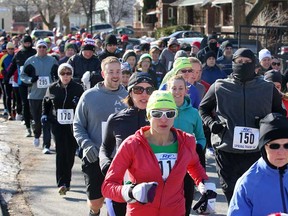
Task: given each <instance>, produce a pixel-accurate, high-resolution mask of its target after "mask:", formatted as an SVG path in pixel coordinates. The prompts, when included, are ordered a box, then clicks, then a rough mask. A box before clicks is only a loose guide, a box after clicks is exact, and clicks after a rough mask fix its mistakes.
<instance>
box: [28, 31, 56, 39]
mask: <svg viewBox="0 0 288 216" xmlns="http://www.w3.org/2000/svg"><path fill="white" fill-rule="evenodd" d="M30 36H31V37H32V38H33V37H35V38H37V39H43V38H46V37H50V38H51V39H52V40H53V39H54V32H53V31H49V30H33V31H32V32H31V34H30Z"/></svg>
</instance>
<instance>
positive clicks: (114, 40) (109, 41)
mask: <svg viewBox="0 0 288 216" xmlns="http://www.w3.org/2000/svg"><path fill="white" fill-rule="evenodd" d="M105 44H106V45H107V44H114V45H117V38H116V36H115V35H108V36H106V38H105Z"/></svg>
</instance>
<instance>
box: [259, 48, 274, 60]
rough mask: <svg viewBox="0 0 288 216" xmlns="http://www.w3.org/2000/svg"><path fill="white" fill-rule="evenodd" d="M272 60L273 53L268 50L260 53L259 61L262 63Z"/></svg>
mask: <svg viewBox="0 0 288 216" xmlns="http://www.w3.org/2000/svg"><path fill="white" fill-rule="evenodd" d="M266 57H268V58H271V57H272V56H271V52H270V51H269V50H268V49H262V50H260V51H259V61H262V59H264V58H266Z"/></svg>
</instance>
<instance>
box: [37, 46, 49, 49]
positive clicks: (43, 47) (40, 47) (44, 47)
mask: <svg viewBox="0 0 288 216" xmlns="http://www.w3.org/2000/svg"><path fill="white" fill-rule="evenodd" d="M38 48H39V49H46V48H47V47H46V46H38Z"/></svg>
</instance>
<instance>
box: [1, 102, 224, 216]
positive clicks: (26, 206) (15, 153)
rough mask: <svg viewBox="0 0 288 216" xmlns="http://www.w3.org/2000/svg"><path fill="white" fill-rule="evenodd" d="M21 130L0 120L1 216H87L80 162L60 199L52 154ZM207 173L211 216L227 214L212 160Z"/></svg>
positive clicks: (102, 214)
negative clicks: (213, 195)
mask: <svg viewBox="0 0 288 216" xmlns="http://www.w3.org/2000/svg"><path fill="white" fill-rule="evenodd" d="M1 106H2V104H0V113H2V109H1ZM24 129H25V127H24V126H23V125H22V124H21V122H20V121H7V120H6V119H5V118H3V116H1V117H0V201H1V204H2V207H3V209H4V211H3V215H4V216H6V215H15V216H18V215H25V216H30V215H31V216H32V215H33V216H40V215H41V216H48V215H49V216H50V215H61V216H74V215H75V216H79V215H83V216H85V215H88V208H87V206H86V194H85V185H84V178H83V175H82V173H81V161H80V159H79V158H77V157H76V158H75V164H74V167H73V177H72V183H71V191H69V192H67V195H66V196H60V195H59V194H58V190H57V187H56V177H55V153H54V154H51V155H44V154H42V151H41V148H35V147H34V146H33V144H32V143H33V137H30V138H26V137H24V134H25V130H24ZM52 143H53V142H52ZM40 145H41V144H40ZM52 150H53V148H52ZM207 172H208V175H209V177H210V180H209V181H211V182H214V183H216V185H217V193H218V196H217V199H216V213H215V214H214V215H226V211H227V204H226V201H225V197H224V195H223V193H222V191H221V190H220V188H219V181H218V178H217V175H216V173H215V163H214V159H213V158H208V159H207ZM198 198H199V193H196V194H195V200H197V199H198ZM193 203H195V202H193ZM6 209H8V212H7V211H6ZM0 215H1V212H0ZM104 215H107V214H106V208H105V205H104V207H103V208H102V211H101V216H104ZM191 215H196V214H192V213H191Z"/></svg>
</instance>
